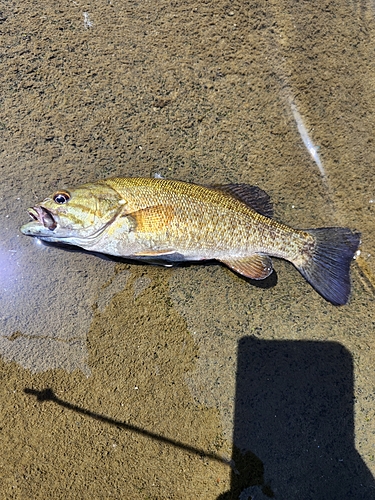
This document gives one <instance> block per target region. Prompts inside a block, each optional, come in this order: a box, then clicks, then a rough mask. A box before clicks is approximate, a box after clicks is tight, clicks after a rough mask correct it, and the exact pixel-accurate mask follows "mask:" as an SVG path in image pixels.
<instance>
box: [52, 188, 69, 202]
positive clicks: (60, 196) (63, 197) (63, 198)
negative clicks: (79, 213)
mask: <svg viewBox="0 0 375 500" xmlns="http://www.w3.org/2000/svg"><path fill="white" fill-rule="evenodd" d="M69 200H70V194H69V193H68V192H67V191H58V192H57V193H55V194H54V195H53V201H54V202H55V203H58V204H59V205H63V204H64V203H66V202H67V201H69Z"/></svg>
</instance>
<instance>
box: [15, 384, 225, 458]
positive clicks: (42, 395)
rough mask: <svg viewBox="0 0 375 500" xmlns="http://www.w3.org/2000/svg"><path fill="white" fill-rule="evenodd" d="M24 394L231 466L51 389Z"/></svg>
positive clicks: (218, 456) (191, 447) (209, 454)
mask: <svg viewBox="0 0 375 500" xmlns="http://www.w3.org/2000/svg"><path fill="white" fill-rule="evenodd" d="M24 393H25V394H28V395H30V396H35V397H36V399H37V401H39V402H40V403H43V402H46V401H52V402H53V403H55V404H57V405H59V406H62V407H64V408H67V409H68V410H72V411H75V412H76V413H80V414H81V415H85V416H87V417H90V418H93V419H94V420H98V421H99V422H103V423H105V424H110V425H114V426H116V427H118V428H120V429H125V430H128V431H132V432H135V433H137V434H140V435H142V436H145V437H148V438H151V439H156V440H157V441H159V442H161V443H165V444H167V445H170V446H174V447H175V448H180V449H182V450H184V451H186V452H188V453H192V454H194V455H198V456H200V457H202V458H203V457H204V458H207V459H210V460H215V461H217V462H221V463H224V464H227V465H228V467H231V466H232V461H231V460H227V459H225V458H224V457H221V456H220V455H217V454H216V453H210V452H207V451H206V450H203V449H200V448H195V447H194V446H190V445H188V444H185V443H181V442H180V441H177V440H175V439H171V438H168V437H165V436H162V435H160V434H156V433H155V432H151V431H148V430H146V429H143V428H142V427H138V426H136V425H133V424H128V423H126V422H122V421H121V420H115V419H113V418H110V417H107V416H105V415H100V414H99V413H94V412H92V411H90V410H87V409H86V408H81V407H80V406H77V405H74V404H72V403H69V402H68V401H64V400H63V399H60V398H59V397H57V396H56V394H55V393H54V392H53V390H52V389H51V388H46V389H44V390H41V391H38V390H35V389H30V388H28V387H26V388H25V389H24Z"/></svg>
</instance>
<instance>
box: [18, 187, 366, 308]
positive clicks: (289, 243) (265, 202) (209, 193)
mask: <svg viewBox="0 0 375 500" xmlns="http://www.w3.org/2000/svg"><path fill="white" fill-rule="evenodd" d="M29 214H30V216H31V218H32V221H31V222H29V223H28V224H25V225H24V226H23V227H22V228H21V231H22V233H23V234H26V235H30V236H35V237H38V238H40V239H42V240H45V241H48V242H58V243H66V244H70V245H76V246H78V247H81V248H84V249H86V250H90V251H95V252H102V253H105V254H109V255H114V256H119V257H127V258H132V259H144V260H150V261H155V260H157V261H159V262H163V263H165V264H173V263H174V262H181V261H204V260H212V259H215V260H218V261H220V262H222V263H224V264H226V265H227V266H228V267H230V268H231V269H232V270H234V271H236V272H238V273H240V274H242V275H244V276H247V277H249V278H253V279H265V278H266V277H267V276H269V275H270V274H271V272H272V270H273V267H272V260H271V257H278V258H282V259H285V260H288V261H290V262H291V263H292V264H294V266H295V267H296V268H297V269H298V270H299V271H300V272H301V274H302V275H303V276H304V277H305V278H306V279H307V281H309V282H310V284H311V285H312V286H313V287H314V288H315V289H316V290H317V291H318V292H319V293H320V294H321V295H322V296H323V297H324V298H326V299H327V300H328V301H330V302H332V303H333V304H335V305H341V304H345V303H346V302H347V300H348V297H349V294H350V277H349V268H350V263H351V260H352V259H353V256H354V253H355V252H356V250H357V248H358V246H359V243H360V235H359V233H356V232H352V231H351V230H349V229H347V228H338V227H334V228H319V229H307V230H298V229H293V228H292V227H289V226H287V225H285V224H281V223H279V222H277V221H276V220H274V219H273V218H272V206H271V202H270V199H269V196H268V195H267V194H266V193H265V192H264V191H262V190H261V189H259V188H257V187H255V186H249V185H247V184H229V185H224V186H212V187H206V186H200V185H197V184H192V183H187V182H181V181H175V180H166V179H153V178H119V177H117V178H111V179H105V180H100V181H97V182H95V183H91V184H84V185H82V186H79V187H77V188H75V189H68V190H62V191H57V192H56V193H54V194H53V195H52V196H51V197H49V198H46V199H45V200H44V201H43V202H42V203H40V204H39V205H37V206H35V207H32V208H30V209H29Z"/></svg>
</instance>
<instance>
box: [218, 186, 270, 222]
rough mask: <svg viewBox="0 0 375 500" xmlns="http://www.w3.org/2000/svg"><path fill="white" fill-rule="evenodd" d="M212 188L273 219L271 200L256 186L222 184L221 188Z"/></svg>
mask: <svg viewBox="0 0 375 500" xmlns="http://www.w3.org/2000/svg"><path fill="white" fill-rule="evenodd" d="M213 188H214V189H218V190H220V191H223V192H224V193H226V194H229V195H231V196H233V198H236V199H237V200H239V201H242V203H245V204H246V205H248V206H249V207H250V208H252V209H253V210H255V211H256V212H258V213H260V214H262V215H264V216H265V217H273V206H272V202H271V198H270V197H269V195H268V194H267V193H266V192H265V191H263V189H260V188H259V187H258V186H250V185H249V184H224V185H223V186H213Z"/></svg>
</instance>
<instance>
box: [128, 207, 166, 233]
mask: <svg viewBox="0 0 375 500" xmlns="http://www.w3.org/2000/svg"><path fill="white" fill-rule="evenodd" d="M125 216H126V217H129V218H131V219H132V220H133V221H134V231H137V232H141V233H159V232H160V231H162V230H163V229H164V228H165V227H166V226H168V224H170V222H171V221H172V220H173V217H174V209H173V207H172V206H170V205H155V206H153V207H147V208H142V209H140V210H137V211H136V212H131V213H128V214H125Z"/></svg>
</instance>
